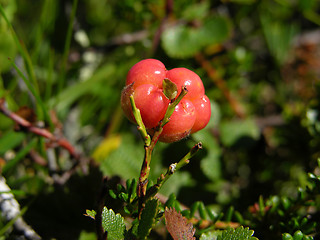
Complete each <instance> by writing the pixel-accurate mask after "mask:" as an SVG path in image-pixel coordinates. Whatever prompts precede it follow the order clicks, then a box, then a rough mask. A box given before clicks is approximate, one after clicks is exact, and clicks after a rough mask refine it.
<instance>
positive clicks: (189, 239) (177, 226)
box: [164, 208, 196, 240]
mask: <svg viewBox="0 0 320 240" xmlns="http://www.w3.org/2000/svg"><path fill="white" fill-rule="evenodd" d="M164 214H165V218H166V227H167V230H168V232H169V233H170V234H171V236H172V238H173V239H174V240H194V239H196V238H195V237H194V236H193V235H194V233H195V231H196V230H195V229H194V228H193V225H192V223H189V222H188V220H187V219H186V218H185V217H183V216H182V215H181V213H178V212H177V211H176V210H175V209H174V208H170V209H168V208H166V210H165V213H164Z"/></svg>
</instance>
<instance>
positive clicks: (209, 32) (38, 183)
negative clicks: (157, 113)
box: [0, 0, 320, 240]
mask: <svg viewBox="0 0 320 240" xmlns="http://www.w3.org/2000/svg"><path fill="white" fill-rule="evenodd" d="M171 2H172V4H173V5H171ZM0 10H1V12H0V13H1V14H0V98H4V99H5V104H4V107H5V108H6V109H7V110H10V111H11V112H16V113H19V109H21V108H22V107H24V106H26V107H27V108H30V109H33V110H34V112H35V115H36V116H35V118H36V120H35V121H34V122H32V124H33V127H35V128H36V130H37V131H38V133H39V132H40V134H41V132H43V131H48V132H49V133H51V134H53V135H54V137H55V138H56V139H48V138H45V137H42V136H40V135H39V134H37V133H35V132H31V131H30V129H28V128H24V127H17V124H16V123H15V121H13V120H12V119H10V118H9V117H8V116H7V115H5V114H2V113H0V173H1V174H2V176H3V177H5V178H6V182H7V184H8V186H9V187H10V188H11V190H10V191H9V192H10V193H12V194H13V195H14V197H15V198H16V199H17V200H18V202H19V204H20V206H21V209H23V215H21V216H22V217H23V219H24V220H25V221H26V222H27V224H28V225H30V226H32V227H34V229H35V230H36V231H39V234H40V235H41V237H42V238H43V239H83V240H85V239H94V238H97V236H98V234H96V233H94V232H95V231H96V229H97V226H95V224H96V223H97V221H93V220H92V219H97V216H96V211H97V210H96V209H95V210H91V211H89V210H88V211H87V212H86V214H85V215H87V216H89V217H79V216H81V215H83V212H84V209H87V208H89V209H92V208H93V206H97V200H98V201H99V204H104V205H105V206H106V208H105V209H104V212H103V216H102V218H103V224H104V227H105V230H107V229H106V228H108V230H107V231H109V233H108V239H109V238H115V239H123V238H124V239H130V238H139V236H140V238H148V239H166V238H168V234H169V233H168V232H167V231H166V229H165V223H164V218H165V216H164V214H165V209H166V207H168V208H174V209H175V210H176V211H177V212H179V213H180V214H181V216H182V217H184V218H185V219H186V221H190V222H192V223H193V226H192V229H195V230H196V231H195V237H196V238H197V239H202V240H204V239H229V238H230V237H232V236H233V237H235V238H236V239H241V238H240V237H239V236H238V234H240V235H241V234H244V235H243V237H244V239H245V237H246V239H253V238H254V237H253V236H252V231H253V230H254V236H255V237H257V238H259V239H281V238H282V239H294V240H299V239H318V238H319V235H320V233H319V229H320V228H319V223H320V219H319V211H320V200H319V199H320V196H319V191H320V177H319V169H320V166H319V161H320V160H317V159H319V158H320V151H319V146H320V111H319V109H320V102H319V91H320V85H319V81H318V78H319V64H318V62H319V61H318V59H319V56H318V53H319V44H318V42H319V41H318V39H319V32H318V28H319V26H320V17H319V10H320V3H319V1H317V0H296V1H289V0H281V1H280V0H275V1H270V0H260V1H255V0H229V1H209V0H203V1H195V0H192V1H180V0H176V1H160V0H152V1H141V0H124V1H100V0H85V1H77V0H72V1H56V0H45V1H39V3H38V4H34V3H32V1H26V0H19V1H16V0H0ZM143 58H156V59H159V60H161V61H162V62H164V63H165V65H166V66H167V67H168V69H171V68H174V67H186V68H190V69H192V70H194V71H195V72H196V73H198V74H199V76H200V77H201V79H202V80H203V83H204V86H205V87H206V95H207V96H208V97H209V98H210V101H211V103H212V104H211V106H212V117H211V120H210V123H209V125H208V126H207V127H206V128H205V129H203V130H201V131H200V132H197V133H195V134H192V135H190V136H189V137H188V138H187V139H185V140H182V141H180V142H178V143H173V144H163V143H160V144H157V146H156V147H155V149H154V152H153V155H152V162H151V172H150V177H149V184H148V190H149V189H151V188H152V187H153V186H155V184H156V183H157V179H159V178H161V174H165V173H166V172H167V171H168V169H169V166H171V164H173V163H175V162H178V161H179V160H180V159H181V157H182V156H184V154H185V153H186V152H188V151H189V149H190V148H191V147H192V146H194V144H195V143H196V142H199V141H201V142H202V145H203V150H202V151H201V152H200V153H199V154H197V155H196V156H195V157H194V158H192V159H191V160H190V163H189V164H188V165H187V166H185V167H184V168H182V169H180V170H179V171H177V172H175V173H174V174H173V175H172V177H170V179H168V180H167V181H166V182H165V184H163V186H161V189H160V190H159V192H158V189H157V191H156V192H157V193H158V195H157V196H156V197H159V199H161V201H160V200H159V202H158V201H157V200H149V201H147V202H146V206H145V209H144V210H143V211H142V213H141V220H140V219H139V215H138V211H139V200H138V196H137V191H136V190H137V187H138V176H139V171H140V169H141V163H142V159H143V155H144V154H143V147H144V146H143V141H141V138H140V136H139V132H138V131H137V129H136V126H134V125H133V124H132V123H129V122H128V121H127V120H125V118H124V116H123V114H122V112H121V109H120V106H119V97H120V94H121V89H122V88H123V86H124V84H125V78H126V74H127V72H128V70H129V68H130V67H131V66H132V65H133V64H135V63H136V62H138V61H140V60H142V59H143ZM174 92H175V91H173V92H172V93H170V94H168V95H172V94H173V93H174ZM169 98H170V96H169ZM239 109H240V110H243V115H241V114H239ZM21 117H23V118H26V120H28V119H27V117H26V116H23V115H22V116H21ZM61 140H62V141H63V140H68V142H69V143H70V144H71V145H72V146H73V147H74V148H75V149H76V153H77V154H79V158H78V157H74V156H72V155H71V154H70V152H68V150H67V149H66V148H63V147H62V146H61V145H59V141H61ZM91 157H92V158H93V160H92V161H91ZM89 159H90V161H89ZM317 161H318V162H317ZM89 162H90V163H89ZM101 178H106V179H107V183H108V184H107V185H108V186H107V187H106V189H105V188H104V187H105V186H103V187H101V188H102V191H101V189H99V186H100V183H101ZM113 181H114V182H113ZM109 182H111V183H112V184H111V183H110V185H109ZM118 183H119V184H118ZM113 184H114V185H113ZM117 184H118V185H117ZM0 194H3V192H1V193H0ZM0 196H2V195H0ZM100 206H101V205H100ZM115 213H118V214H115ZM119 214H120V215H119ZM182 217H181V218H180V219H183V218H182ZM90 218H92V219H90ZM70 219H72V221H70ZM93 222H94V223H93ZM140 222H144V223H143V224H142V223H140ZM182 222H183V221H182ZM14 226H15V225H14V220H13V221H9V222H8V221H7V219H5V217H1V218H0V232H1V234H0V235H1V236H0V239H20V238H25V237H23V236H20V235H21V232H20V231H19V232H17V231H14ZM124 226H126V227H124ZM228 227H231V228H233V229H234V230H232V229H228V230H226V228H228ZM247 227H249V228H247ZM189 229H191V227H190V228H189ZM249 229H250V230H249ZM177 231H179V229H177ZM250 234H251V235H250ZM222 236H224V238H222Z"/></svg>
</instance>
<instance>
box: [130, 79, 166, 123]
mask: <svg viewBox="0 0 320 240" xmlns="http://www.w3.org/2000/svg"><path fill="white" fill-rule="evenodd" d="M134 101H135V103H136V106H137V108H138V109H139V110H140V114H141V117H142V119H143V123H144V125H145V126H146V128H154V127H156V126H158V123H159V122H160V121H161V120H162V119H163V117H164V114H165V113H166V111H167V108H168V105H169V100H168V99H167V98H166V97H165V96H164V94H163V92H162V89H159V88H157V87H156V86H155V85H152V84H143V85H140V86H138V87H137V88H136V89H135V92H134Z"/></svg>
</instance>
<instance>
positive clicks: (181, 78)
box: [167, 68, 204, 99]
mask: <svg viewBox="0 0 320 240" xmlns="http://www.w3.org/2000/svg"><path fill="white" fill-rule="evenodd" d="M167 78H168V79H170V80H171V81H172V82H174V83H175V84H176V85H177V88H178V95H179V94H180V92H181V88H182V87H183V86H186V87H187V89H188V93H187V95H186V96H185V98H187V99H194V98H198V97H200V96H203V95H204V87H203V83H202V81H201V79H200V77H199V76H198V75H197V74H196V73H194V72H192V71H191V70H189V69H186V68H173V69H171V70H169V71H168V72H167Z"/></svg>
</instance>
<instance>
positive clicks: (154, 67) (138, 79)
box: [126, 59, 167, 88]
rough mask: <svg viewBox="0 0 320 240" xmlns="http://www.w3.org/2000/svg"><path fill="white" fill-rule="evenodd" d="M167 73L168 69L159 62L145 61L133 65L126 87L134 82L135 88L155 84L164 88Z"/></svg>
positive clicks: (153, 60)
mask: <svg viewBox="0 0 320 240" xmlns="http://www.w3.org/2000/svg"><path fill="white" fill-rule="evenodd" d="M166 72H167V71H166V67H165V66H164V65H163V63H162V62H160V61H159V60H156V59H145V60H142V61H140V62H138V63H136V64H135V65H133V67H132V68H131V69H130V70H129V72H128V75H127V82H126V85H130V84H131V83H133V82H134V84H135V87H138V86H139V85H142V84H153V85H155V86H157V87H158V88H162V81H163V79H165V77H166Z"/></svg>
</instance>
